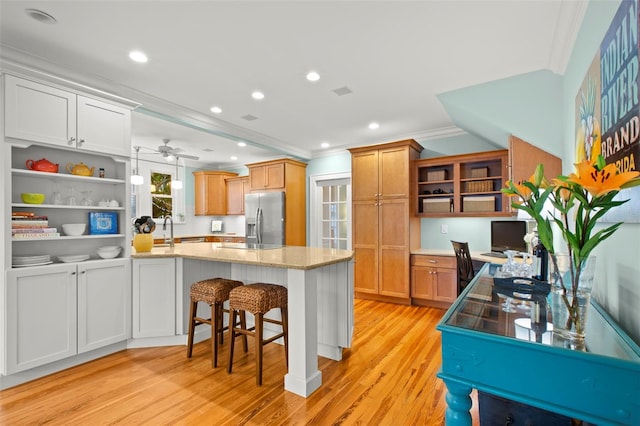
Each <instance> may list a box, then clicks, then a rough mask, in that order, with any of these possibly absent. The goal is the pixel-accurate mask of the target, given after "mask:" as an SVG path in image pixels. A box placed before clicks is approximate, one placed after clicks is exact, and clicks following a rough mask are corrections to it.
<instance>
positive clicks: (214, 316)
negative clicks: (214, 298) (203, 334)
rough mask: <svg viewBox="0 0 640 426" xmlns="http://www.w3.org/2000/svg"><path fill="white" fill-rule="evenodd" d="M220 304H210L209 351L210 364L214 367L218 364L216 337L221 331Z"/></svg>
mask: <svg viewBox="0 0 640 426" xmlns="http://www.w3.org/2000/svg"><path fill="white" fill-rule="evenodd" d="M221 316H222V305H221V304H220V303H219V302H215V303H214V304H213V305H211V351H212V355H213V357H212V360H211V366H212V367H213V368H216V367H217V366H218V337H219V336H220V333H221V327H222V324H221V321H220V319H221V318H220V317H221Z"/></svg>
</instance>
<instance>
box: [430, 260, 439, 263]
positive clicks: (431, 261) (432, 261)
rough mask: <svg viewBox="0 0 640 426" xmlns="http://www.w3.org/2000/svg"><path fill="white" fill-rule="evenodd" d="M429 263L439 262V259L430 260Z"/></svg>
mask: <svg viewBox="0 0 640 426" xmlns="http://www.w3.org/2000/svg"><path fill="white" fill-rule="evenodd" d="M429 263H438V261H437V260H429Z"/></svg>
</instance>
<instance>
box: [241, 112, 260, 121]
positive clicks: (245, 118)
mask: <svg viewBox="0 0 640 426" xmlns="http://www.w3.org/2000/svg"><path fill="white" fill-rule="evenodd" d="M240 118H242V119H244V120H247V121H253V120H257V119H258V117H256V116H255V115H251V114H247V115H243V116H242V117H240Z"/></svg>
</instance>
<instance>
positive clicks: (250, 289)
mask: <svg viewBox="0 0 640 426" xmlns="http://www.w3.org/2000/svg"><path fill="white" fill-rule="evenodd" d="M275 308H280V313H281V318H282V320H281V321H278V320H275V319H272V318H266V317H265V316H264V314H266V313H267V312H269V311H270V310H272V309H275ZM229 311H230V316H231V320H230V322H229V323H230V324H234V326H233V327H229V334H230V341H231V342H230V345H229V364H228V365H227V371H228V372H229V373H231V370H232V368H233V347H234V342H235V339H236V337H237V336H238V335H244V336H252V337H255V342H256V384H257V385H258V386H261V385H262V347H263V346H264V345H266V344H267V343H270V342H273V341H274V340H276V339H279V338H280V337H282V338H283V339H284V353H285V359H286V363H287V366H288V365H289V348H288V325H287V288H286V287H284V286H281V285H277V284H266V283H256V284H250V285H244V286H242V287H236V288H234V289H233V290H231V293H230V294H229ZM244 312H250V313H252V314H253V315H254V317H255V326H254V327H251V328H249V329H247V328H246V325H241V326H240V327H237V323H236V321H235V319H236V315H238V314H240V315H242V314H243V313H244ZM241 318H242V317H241ZM265 322H269V323H272V324H278V325H280V326H281V327H282V332H281V333H278V334H276V335H275V336H272V337H269V338H268V339H264V338H263V328H264V323H265ZM245 352H247V349H246V347H245Z"/></svg>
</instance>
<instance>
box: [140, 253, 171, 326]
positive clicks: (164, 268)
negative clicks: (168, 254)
mask: <svg viewBox="0 0 640 426" xmlns="http://www.w3.org/2000/svg"><path fill="white" fill-rule="evenodd" d="M175 335H176V260H175V259H174V258H156V259H134V260H133V337H134V338H140V337H165V336H175Z"/></svg>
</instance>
